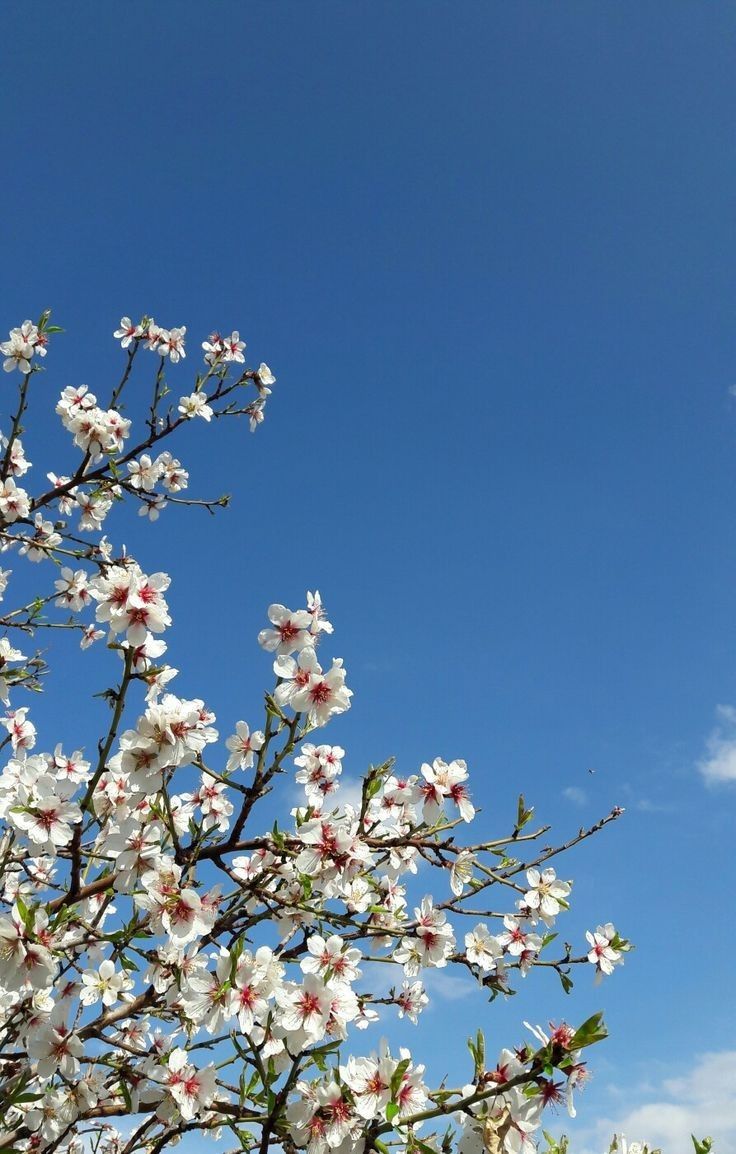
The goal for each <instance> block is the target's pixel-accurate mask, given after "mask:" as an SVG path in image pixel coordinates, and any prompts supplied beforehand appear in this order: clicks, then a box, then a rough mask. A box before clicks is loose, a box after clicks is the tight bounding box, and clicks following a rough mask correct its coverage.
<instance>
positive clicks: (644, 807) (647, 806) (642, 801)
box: [636, 797, 675, 813]
mask: <svg viewBox="0 0 736 1154" xmlns="http://www.w3.org/2000/svg"><path fill="white" fill-rule="evenodd" d="M636 808H637V809H638V810H640V811H641V813H672V812H673V810H674V809H675V806H674V805H673V804H672V802H671V801H652V800H651V798H648V797H640V798H639V800H638V801H637V803H636Z"/></svg>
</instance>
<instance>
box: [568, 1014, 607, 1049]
mask: <svg viewBox="0 0 736 1154" xmlns="http://www.w3.org/2000/svg"><path fill="white" fill-rule="evenodd" d="M607 1037H608V1030H607V1029H606V1027H605V1025H604V1024H603V1014H602V1013H598V1014H592V1015H591V1016H590V1017H589V1018H588V1019H587V1020H586V1021H585V1022H583V1024H582V1026H580V1028H579V1029H578V1030H576V1031H575V1034H574V1036H573V1039H572V1042H571V1043H570V1049H571V1050H582V1049H583V1047H584V1046H593V1045H594V1044H595V1043H596V1042H602V1041H603V1039H604V1038H607Z"/></svg>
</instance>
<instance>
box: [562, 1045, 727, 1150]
mask: <svg viewBox="0 0 736 1154" xmlns="http://www.w3.org/2000/svg"><path fill="white" fill-rule="evenodd" d="M635 1093H636V1092H635ZM639 1093H640V1092H639ZM639 1093H636V1096H637V1097H638V1096H639ZM633 1096H634V1093H629V1094H627V1095H626V1097H628V1098H629V1100H630V1099H631V1098H632V1097H633ZM648 1097H649V1098H650V1100H649V1101H641V1102H639V1103H638V1104H636V1105H634V1104H630V1105H629V1106H628V1108H622V1109H621V1110H620V1112H618V1113H616V1114H615V1115H614V1116H613V1117H609V1118H601V1119H599V1121H598V1122H597V1124H596V1126H595V1128H594V1130H593V1131H590V1132H587V1133H586V1134H585V1136H584V1140H583V1141H581V1142H580V1143H577V1142H576V1143H575V1145H576V1146H578V1145H580V1146H584V1147H585V1148H589V1149H590V1150H598V1151H603V1150H607V1149H608V1142H609V1141H610V1139H611V1136H612V1135H613V1134H625V1135H626V1137H627V1138H628V1139H629V1141H631V1142H637V1141H638V1142H643V1141H647V1142H649V1144H650V1146H651V1147H658V1146H659V1147H661V1149H662V1151H663V1154H693V1144H692V1140H691V1137H690V1135H691V1134H694V1135H695V1137H696V1138H704V1137H706V1136H710V1137H711V1138H713V1140H714V1141H713V1154H736V1108H735V1107H734V1104H735V1103H736V1050H721V1051H719V1052H715V1053H708V1054H700V1055H698V1056H696V1057H695V1058H694V1060H693V1062H692V1063H691V1065H690V1068H689V1069H687V1070H680V1071H679V1072H678V1076H677V1077H674V1078H665V1079H663V1080H662V1082H661V1083H660V1085H658V1086H656V1087H654V1088H652V1087H649V1088H648ZM582 1137H583V1136H582V1135H581V1138H582Z"/></svg>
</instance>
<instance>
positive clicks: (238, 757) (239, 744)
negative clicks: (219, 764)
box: [225, 721, 266, 773]
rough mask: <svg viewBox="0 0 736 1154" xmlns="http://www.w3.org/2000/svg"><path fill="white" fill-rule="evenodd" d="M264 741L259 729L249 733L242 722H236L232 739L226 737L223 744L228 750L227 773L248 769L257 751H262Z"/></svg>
mask: <svg viewBox="0 0 736 1154" xmlns="http://www.w3.org/2000/svg"><path fill="white" fill-rule="evenodd" d="M265 740H266V739H265V737H264V735H263V734H262V733H261V731H260V729H256V730H255V731H254V732H253V733H251V731H250V729H249V728H248V726H247V724H246V723H245V722H244V721H238V722H236V725H235V733H234V734H233V735H232V737H228V739H227V741H226V742H225V745H226V747H227V748H228V749H229V750H230V756H229V758H228V759H227V766H226V769H227V772H228V773H231V772H232V771H233V770H235V769H250V768H251V766H252V765H253V759H254V757H255V754H256V753H257V752H258V751H259V749H263V744H264V742H265Z"/></svg>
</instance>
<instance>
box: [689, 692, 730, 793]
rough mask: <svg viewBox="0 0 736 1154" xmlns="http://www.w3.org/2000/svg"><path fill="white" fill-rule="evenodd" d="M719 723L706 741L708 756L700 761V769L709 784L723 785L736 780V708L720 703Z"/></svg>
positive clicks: (718, 711) (718, 710)
mask: <svg viewBox="0 0 736 1154" xmlns="http://www.w3.org/2000/svg"><path fill="white" fill-rule="evenodd" d="M716 715H717V717H718V724H717V725H716V726H715V728H714V729H713V731H712V732H711V734H710V735H709V737H708V739H707V741H706V743H705V749H706V756H705V757H703V758H701V759H700V761H699V762H698V770H699V771H700V773H701V774H702V776H703V777H704V779H705V781H706V784H707V785H721V784H722V783H723V782H724V781H736V708H734V706H733V705H719V706H718V708H717V710H716Z"/></svg>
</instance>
